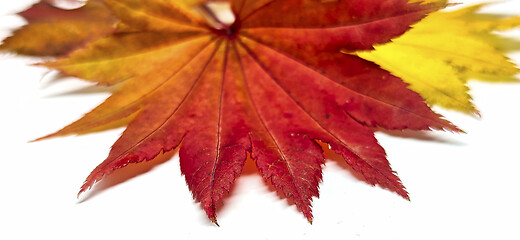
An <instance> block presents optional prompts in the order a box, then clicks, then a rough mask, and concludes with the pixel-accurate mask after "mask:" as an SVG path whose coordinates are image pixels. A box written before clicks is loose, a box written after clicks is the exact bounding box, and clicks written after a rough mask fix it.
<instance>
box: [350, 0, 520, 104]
mask: <svg viewBox="0 0 520 240" xmlns="http://www.w3.org/2000/svg"><path fill="white" fill-rule="evenodd" d="M432 1H433V2H439V0H430V2H432ZM412 2H413V1H412ZM485 5H486V4H480V5H475V6H471V7H467V8H464V9H461V10H458V11H451V12H436V13H433V14H431V15H430V16H428V17H427V18H425V19H424V20H423V21H421V22H420V23H418V24H416V25H415V26H414V27H413V29H412V30H410V31H409V32H407V33H406V34H404V35H403V36H401V37H399V38H397V39H394V40H393V41H392V43H390V44H387V45H382V46H377V47H375V50H374V51H370V52H366V51H365V52H358V53H357V54H358V55H359V56H360V57H362V58H365V59H367V60H370V61H373V62H375V63H377V64H379V65H381V67H382V68H384V69H386V70H388V71H390V72H392V73H393V74H394V75H396V76H398V77H401V78H402V79H403V80H404V81H406V82H407V83H409V84H410V88H411V89H412V90H414V91H416V92H418V93H419V94H421V96H423V98H425V99H426V101H427V102H428V104H430V105H439V106H441V107H444V108H448V109H454V110H458V111H462V112H466V113H477V110H476V109H475V107H474V106H473V104H472V103H471V96H470V95H469V94H468V87H467V86H466V82H467V80H468V79H471V78H478V79H485V80H492V81H504V80H511V79H514V76H515V74H517V73H518V72H519V70H518V69H517V68H516V66H515V65H514V64H513V63H511V62H510V61H509V59H508V58H507V57H506V56H505V54H504V53H505V52H506V51H507V49H506V46H508V45H510V46H512V45H514V40H511V39H505V38H501V37H498V36H497V35H495V34H494V33H493V31H497V30H499V31H500V30H507V29H511V28H514V27H518V26H520V17H506V16H501V15H491V14H482V13H478V10H480V9H481V8H482V7H483V6H485Z"/></svg>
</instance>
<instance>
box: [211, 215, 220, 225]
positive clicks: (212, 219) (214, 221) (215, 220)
mask: <svg viewBox="0 0 520 240" xmlns="http://www.w3.org/2000/svg"><path fill="white" fill-rule="evenodd" d="M209 220H211V221H212V222H213V223H214V224H215V225H217V227H220V225H218V222H217V218H216V217H210V218H209Z"/></svg>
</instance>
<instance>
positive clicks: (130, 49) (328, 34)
mask: <svg viewBox="0 0 520 240" xmlns="http://www.w3.org/2000/svg"><path fill="white" fill-rule="evenodd" d="M95 2H97V1H95ZM104 3H105V4H106V6H107V7H108V9H110V11H111V12H112V13H113V14H114V16H115V17H117V19H119V20H120V23H119V25H118V30H117V31H115V32H114V33H111V34H110V33H107V34H108V35H107V36H106V37H102V38H99V36H98V35H96V37H98V38H99V39H98V40H96V41H93V42H91V43H89V44H88V45H86V46H85V47H83V48H80V49H79V50H76V51H74V52H72V53H71V54H69V55H67V56H65V57H62V58H60V59H58V60H57V61H54V62H49V63H45V64H44V65H45V66H47V67H50V68H54V69H57V70H59V71H61V72H63V73H65V74H68V75H72V76H77V77H80V78H83V79H86V80H89V81H93V82H97V83H99V84H104V85H115V84H120V86H119V87H118V88H117V90H116V91H115V92H114V93H113V95H112V96H111V97H109V98H108V99H107V100H106V101H105V102H104V103H102V104H101V105H100V106H98V107H97V108H95V109H94V110H92V111H91V112H90V113H88V114H86V115H85V116H84V117H83V118H81V119H80V120H78V121H76V122H74V123H72V124H71V125H69V126H67V127H65V128H64V129H62V130H60V131H58V132H56V133H54V134H52V135H50V136H58V135H66V134H72V133H82V132H86V131H91V130H93V129H96V128H99V127H102V126H105V125H107V124H110V123H112V122H114V121H118V120H121V119H125V118H127V117H131V119H132V120H131V121H130V123H129V124H128V127H127V128H126V130H125V131H124V133H123V134H122V136H121V137H120V138H119V139H118V140H117V141H116V143H115V144H114V145H113V147H112V149H111V151H110V154H109V156H108V158H107V159H106V160H105V161H104V162H103V163H101V164H100V165H99V166H98V167H97V168H96V169H94V171H93V172H92V173H91V174H90V176H88V178H87V180H86V182H85V184H84V185H83V186H82V188H81V191H80V193H81V192H83V191H86V190H87V189H89V188H90V187H92V186H93V184H94V183H96V182H97V181H100V180H101V179H102V178H103V177H104V176H106V175H107V174H110V173H112V172H113V171H114V170H116V169H119V168H122V167H125V166H127V165H128V164H130V163H139V162H142V161H146V160H152V159H154V158H155V157H156V156H157V155H158V154H159V153H161V152H166V151H171V150H173V149H175V148H177V147H178V146H180V152H179V154H180V166H181V170H182V173H183V174H184V175H185V177H186V182H187V184H188V186H189V188H190V190H191V191H192V193H193V196H194V198H195V200H197V201H199V202H201V204H202V207H203V208H204V210H205V211H206V213H207V215H208V217H209V218H210V219H211V220H212V221H214V222H215V223H216V215H215V204H216V202H218V201H219V200H221V199H222V197H223V196H224V195H225V194H227V193H228V192H229V191H230V189H231V186H232V185H233V183H234V181H235V178H236V177H237V176H239V175H240V173H241V170H242V167H243V165H244V162H245V161H246V159H247V157H248V153H249V154H250V156H251V159H253V160H254V161H255V162H256V166H257V167H258V170H259V171H260V173H261V174H262V177H263V178H264V180H265V181H270V182H271V183H272V184H273V185H274V187H275V188H276V189H277V190H278V191H280V192H281V193H283V195H284V196H285V197H287V198H290V199H292V200H293V201H294V203H295V205H296V206H297V208H298V210H300V211H301V212H302V213H303V215H304V216H305V217H306V218H307V219H308V220H309V221H312V214H311V199H312V197H313V196H316V197H317V196H318V184H319V182H320V180H321V168H322V164H323V163H324V157H323V150H322V149H321V148H320V146H319V145H318V144H317V143H318V142H319V141H321V142H325V143H328V144H329V146H330V148H331V149H332V150H333V151H335V152H336V153H338V154H340V155H341V156H343V158H344V159H345V160H346V162H347V163H348V164H349V165H350V166H351V167H352V168H353V169H354V170H355V171H357V172H359V173H360V174H361V175H362V176H363V177H364V178H365V180H366V181H367V182H368V183H370V184H372V185H374V184H378V185H380V186H382V187H384V188H387V189H390V190H391V191H394V192H396V193H397V194H399V195H401V196H402V197H404V198H408V193H407V192H406V191H405V189H404V187H403V185H402V184H401V181H400V180H399V178H398V177H397V176H396V175H395V174H394V172H393V171H392V169H391V168H390V165H389V163H388V161H387V160H386V156H385V152H384V150H383V148H382V147H381V146H379V144H378V143H377V140H376V139H375V137H374V134H373V130H372V129H371V128H373V127H380V128H385V129H413V130H429V129H439V130H450V131H459V130H458V129H457V128H456V127H455V126H453V125H452V124H451V123H449V122H448V121H446V120H444V119H442V118H441V116H439V115H438V114H436V113H434V112H433V111H432V110H431V109H430V108H429V107H428V106H427V105H426V104H425V103H424V102H423V99H422V98H421V97H420V96H419V95H418V94H416V93H415V92H413V91H410V90H409V89H408V88H407V85H406V84H405V83H403V82H402V81H401V79H399V78H397V77H395V76H392V75H391V74H390V73H388V72H387V71H384V70H382V69H380V68H379V67H378V66H377V65H375V64H373V63H371V62H368V61H365V60H362V59H360V58H359V57H357V56H353V55H348V54H343V53H340V51H343V52H348V51H355V50H361V49H371V48H372V46H373V45H374V44H382V43H385V42H388V41H389V40H390V39H392V38H394V37H396V36H399V35H401V34H403V33H404V32H405V31H407V30H408V29H409V26H410V25H411V24H413V23H415V22H417V21H419V20H420V19H421V18H422V17H424V16H425V15H426V14H428V13H429V12H432V11H435V10H438V9H439V8H441V7H442V6H441V5H440V4H419V3H414V4H409V3H408V1H407V0H386V1H380V0H349V1H340V0H338V1H317V0H260V1H248V0H233V1H231V7H232V11H233V13H234V15H235V18H236V19H235V21H234V22H233V23H232V24H230V25H226V24H214V25H211V24H208V23H207V21H205V20H204V19H203V18H201V17H199V16H197V15H194V14H193V13H191V12H188V11H185V10H183V9H182V8H179V7H177V6H176V5H175V3H174V1H165V0H154V1H149V0H148V1H145V0H105V1H104ZM214 20H217V21H218V19H214ZM106 23H107V24H108V25H110V21H107V22H106ZM104 26H107V25H104ZM89 37H90V36H89ZM50 136H48V137H50Z"/></svg>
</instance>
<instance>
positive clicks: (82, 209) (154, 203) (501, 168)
mask: <svg viewBox="0 0 520 240" xmlns="http://www.w3.org/2000/svg"><path fill="white" fill-rule="evenodd" d="M32 2H33V1H22V0H19V1H1V2H0V39H3V38H4V37H5V36H7V35H9V29H12V28H13V27H16V26H20V25H21V24H23V21H22V20H21V19H20V18H17V17H14V16H9V14H11V13H14V12H16V11H20V10H22V9H24V8H26V7H27V6H29V5H30V4H31V3H32ZM462 2H471V3H474V2H476V1H469V0H466V1H462ZM487 11H491V12H497V13H511V14H518V15H520V1H518V0H511V1H508V2H505V3H502V4H499V5H496V6H493V7H492V8H487ZM508 35H510V36H516V38H517V39H519V40H520V34H519V31H512V32H509V33H508ZM510 57H512V58H513V59H514V60H515V61H516V62H517V63H520V54H519V53H516V54H510ZM34 62H37V60H36V59H30V58H21V57H16V56H13V55H9V54H1V55H0V80H1V82H0V84H1V87H0V104H1V105H0V106H1V117H0V134H1V135H0V149H1V152H0V156H1V160H0V239H47V238H48V239H51V238H53V239H95V238H97V239H108V238H113V239H201V238H203V237H206V238H211V239H220V238H222V239H319V238H323V237H326V239H472V238H479V239H502V240H503V239H520V232H519V231H520V230H518V225H519V223H520V219H519V218H520V206H519V203H520V196H519V191H520V190H519V187H518V185H519V183H520V174H519V170H520V157H519V148H520V146H519V141H518V139H519V136H520V127H519V126H518V123H519V122H520V113H519V110H518V109H519V105H520V98H519V96H520V84H518V83H507V84H491V83H483V82H477V81H471V82H470V87H471V89H472V90H471V94H473V96H474V102H475V104H476V105H477V107H478V109H479V110H480V111H481V114H482V118H475V117H472V116H467V115H463V114H459V113H455V112H450V111H445V110H442V109H436V110H437V111H438V112H440V113H442V114H444V115H445V116H446V117H447V118H448V119H449V120H451V121H452V122H454V123H455V124H457V125H458V126H459V127H460V128H462V129H464V130H465V131H466V132H467V134H451V133H444V132H432V133H417V134H404V136H390V135H387V134H384V133H377V138H378V139H379V141H380V143H381V144H382V145H383V146H384V147H385V149H386V150H387V152H388V158H389V160H390V162H391V163H392V167H393V168H394V169H395V170H396V171H397V172H398V173H399V176H400V177H401V179H402V180H403V182H404V184H405V186H406V187H407V189H408V191H409V192H410V195H411V199H412V200H411V201H410V202H408V201H406V200H403V199H402V198H400V197H399V196H397V195H396V194H394V193H391V192H389V191H386V190H383V189H381V188H379V187H372V186H369V185H368V184H365V183H364V182H361V181H359V180H358V179H356V178H355V177H354V176H353V175H352V174H351V173H350V172H349V171H348V169H347V167H346V165H345V163H343V162H342V161H341V160H330V161H327V163H326V166H325V168H324V170H323V172H324V178H323V183H322V184H321V185H320V193H321V197H320V198H319V199H315V201H314V208H313V209H314V216H315V220H314V224H313V225H310V224H309V223H307V221H306V220H305V218H304V217H303V216H302V215H301V214H300V213H299V212H298V211H297V210H296V208H295V207H294V206H293V205H289V204H288V203H287V201H286V200H283V199H280V198H278V196H277V194H276V193H275V192H273V191H271V190H270V189H269V188H268V187H267V186H266V185H265V184H264V183H263V181H262V179H261V178H260V175H259V174H257V173H256V170H255V169H254V166H252V164H251V163H248V164H247V166H246V169H245V171H244V174H243V175H242V176H241V177H240V178H239V179H238V180H237V182H236V186H235V187H234V189H233V191H232V193H231V195H230V196H229V197H228V198H226V199H225V202H224V203H225V205H224V206H223V207H220V210H219V211H218V217H219V218H218V219H219V223H220V225H221V227H216V226H215V225H213V224H212V223H211V222H210V221H209V220H207V218H206V216H205V214H204V212H203V211H202V210H201V208H200V206H199V205H198V204H196V203H194V201H193V200H192V198H191V194H190V192H189V191H188V188H187V187H186V184H185V181H184V178H183V176H181V174H180V170H179V161H178V156H177V155H175V156H173V158H171V159H169V158H168V157H165V158H164V160H160V161H156V162H152V163H145V164H140V165H137V166H130V167H127V168H125V169H123V170H120V171H118V172H116V173H115V174H113V175H112V176H110V177H109V178H107V179H106V180H105V181H103V182H102V183H100V184H98V185H97V186H96V187H95V188H94V190H93V191H91V192H89V193H88V194H86V195H85V196H83V197H82V198H81V199H80V200H78V199H76V193H77V191H78V190H79V187H80V185H81V184H82V182H83V180H84V178H85V177H86V176H87V175H88V174H89V173H90V171H91V170H92V169H93V168H94V167H95V166H96V165H97V164H99V163H100V162H101V161H102V160H103V159H104V158H105V157H106V155H107V153H108V151H109V147H110V146H111V144H112V143H113V142H114V141H115V140H116V139H117V138H118V136H119V134H120V133H121V131H122V129H117V130H113V131H108V132H103V133H98V134H91V135H86V136H80V137H73V136H72V137H64V138H56V139H51V140H46V141H41V142H36V143H28V141H29V140H31V139H34V138H37V137H40V136H42V135H45V134H47V133H50V132H53V131H55V130H58V129H60V128H61V127H63V126H65V125H66V124H68V123H70V122H72V121H73V120H75V119H77V118H79V117H80V116H81V115H82V114H83V113H85V112H87V111H89V110H90V109H91V108H93V107H94V106H96V105H97V104H99V103H101V102H102V101H103V100H104V98H106V97H107V96H108V93H107V92H104V91H103V89H100V88H97V87H95V86H90V85H88V84H86V83H84V82H82V81H80V80H76V79H67V80H66V81H55V80H52V77H53V73H52V72H51V73H49V72H48V70H46V69H43V68H39V67H32V66H29V64H30V63H34ZM133 175H137V176H136V177H133V178H132V177H131V176H133Z"/></svg>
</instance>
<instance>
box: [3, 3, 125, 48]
mask: <svg viewBox="0 0 520 240" xmlns="http://www.w3.org/2000/svg"><path fill="white" fill-rule="evenodd" d="M53 2H54V1H52V0H43V1H41V2H38V3H37V4H35V5H33V6H32V7H31V8H29V9H27V10H25V11H23V12H21V13H19V15H20V16H22V17H23V18H24V19H25V20H26V21H27V22H28V24H27V25H26V26H24V27H22V28H21V29H19V30H16V31H15V32H14V34H13V36H12V37H9V38H7V39H5V40H4V42H3V44H2V45H0V50H8V51H12V52H16V53H19V54H23V55H33V56H58V55H63V54H66V53H68V52H70V51H72V50H74V49H77V48H80V47H83V46H84V45H85V44H86V43H88V42H90V41H92V40H96V39H98V38H100V37H103V36H105V35H108V34H110V32H112V31H113V30H114V27H115V23H116V21H117V19H116V18H115V17H114V16H113V15H112V13H111V12H110V11H109V10H108V9H107V8H106V7H105V5H104V4H103V2H102V1H101V0H90V1H88V2H87V3H86V4H85V5H84V6H82V7H80V8H78V9H73V10H66V9H61V8H57V7H55V6H54V5H53V4H52V3H53Z"/></svg>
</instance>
